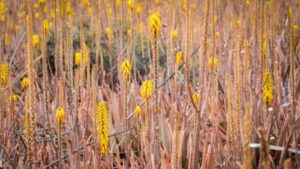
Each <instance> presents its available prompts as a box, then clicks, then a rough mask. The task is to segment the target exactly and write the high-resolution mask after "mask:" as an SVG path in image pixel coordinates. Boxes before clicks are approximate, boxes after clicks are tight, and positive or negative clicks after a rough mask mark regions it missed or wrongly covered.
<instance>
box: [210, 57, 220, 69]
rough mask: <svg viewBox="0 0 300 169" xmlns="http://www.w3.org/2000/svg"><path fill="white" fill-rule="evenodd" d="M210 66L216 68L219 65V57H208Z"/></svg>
mask: <svg viewBox="0 0 300 169" xmlns="http://www.w3.org/2000/svg"><path fill="white" fill-rule="evenodd" d="M208 66H209V67H210V68H212V69H215V68H217V67H218V59H217V58H213V57H210V58H209V59H208Z"/></svg>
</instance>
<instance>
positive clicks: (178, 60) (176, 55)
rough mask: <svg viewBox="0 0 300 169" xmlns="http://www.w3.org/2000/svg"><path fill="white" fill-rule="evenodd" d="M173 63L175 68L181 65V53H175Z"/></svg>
mask: <svg viewBox="0 0 300 169" xmlns="http://www.w3.org/2000/svg"><path fill="white" fill-rule="evenodd" d="M175 63H176V65H177V66H180V65H181V64H182V63H183V59H182V55H181V52H176V54H175Z"/></svg>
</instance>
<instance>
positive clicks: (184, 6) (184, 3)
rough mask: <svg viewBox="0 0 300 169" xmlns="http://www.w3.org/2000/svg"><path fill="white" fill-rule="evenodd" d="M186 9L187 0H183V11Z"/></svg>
mask: <svg viewBox="0 0 300 169" xmlns="http://www.w3.org/2000/svg"><path fill="white" fill-rule="evenodd" d="M186 10H187V0H183V1H182V11H183V12H186Z"/></svg>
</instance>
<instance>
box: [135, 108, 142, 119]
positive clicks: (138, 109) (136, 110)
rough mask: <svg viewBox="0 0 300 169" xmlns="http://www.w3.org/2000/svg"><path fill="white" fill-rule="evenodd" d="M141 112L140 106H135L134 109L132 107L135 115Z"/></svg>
mask: <svg viewBox="0 0 300 169" xmlns="http://www.w3.org/2000/svg"><path fill="white" fill-rule="evenodd" d="M141 113H142V108H141V106H136V107H135V109H134V114H135V116H137V117H139V116H140V115H141Z"/></svg>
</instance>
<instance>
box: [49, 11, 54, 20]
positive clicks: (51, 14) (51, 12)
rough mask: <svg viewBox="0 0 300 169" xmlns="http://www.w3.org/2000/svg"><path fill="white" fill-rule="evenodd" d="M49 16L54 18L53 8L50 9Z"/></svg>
mask: <svg viewBox="0 0 300 169" xmlns="http://www.w3.org/2000/svg"><path fill="white" fill-rule="evenodd" d="M50 16H51V18H52V19H54V18H55V9H51V11H50Z"/></svg>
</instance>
